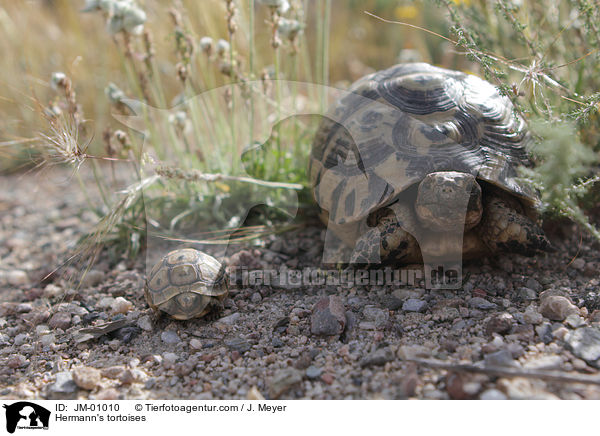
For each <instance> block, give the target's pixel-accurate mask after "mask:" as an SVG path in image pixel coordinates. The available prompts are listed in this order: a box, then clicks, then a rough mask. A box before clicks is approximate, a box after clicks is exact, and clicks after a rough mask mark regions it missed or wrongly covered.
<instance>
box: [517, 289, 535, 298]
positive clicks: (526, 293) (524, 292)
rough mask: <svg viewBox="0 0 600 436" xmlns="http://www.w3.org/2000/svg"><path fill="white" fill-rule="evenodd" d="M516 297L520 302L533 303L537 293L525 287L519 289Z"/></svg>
mask: <svg viewBox="0 0 600 436" xmlns="http://www.w3.org/2000/svg"><path fill="white" fill-rule="evenodd" d="M517 295H518V297H519V298H520V299H521V300H525V301H533V300H536V299H537V293H536V292H535V291H534V290H533V289H530V288H527V287H523V288H521V289H519V292H518V294H517Z"/></svg>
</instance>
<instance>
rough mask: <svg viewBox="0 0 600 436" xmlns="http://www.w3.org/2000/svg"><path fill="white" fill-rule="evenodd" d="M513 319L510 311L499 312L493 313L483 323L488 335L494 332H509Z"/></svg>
mask: <svg viewBox="0 0 600 436" xmlns="http://www.w3.org/2000/svg"><path fill="white" fill-rule="evenodd" d="M513 322H514V319H513V317H512V315H511V314H510V313H506V312H504V313H499V314H497V315H493V316H492V317H491V318H490V320H489V321H488V322H487V324H486V325H485V332H486V334H488V335H489V336H491V335H492V334H494V333H498V334H501V335H503V334H507V333H509V332H510V330H511V329H512V326H513Z"/></svg>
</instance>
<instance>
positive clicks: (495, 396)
mask: <svg viewBox="0 0 600 436" xmlns="http://www.w3.org/2000/svg"><path fill="white" fill-rule="evenodd" d="M479 399H480V400H507V399H508V397H507V396H506V395H505V394H504V392H502V391H500V390H498V389H488V390H487V391H483V392H482V393H481V395H479Z"/></svg>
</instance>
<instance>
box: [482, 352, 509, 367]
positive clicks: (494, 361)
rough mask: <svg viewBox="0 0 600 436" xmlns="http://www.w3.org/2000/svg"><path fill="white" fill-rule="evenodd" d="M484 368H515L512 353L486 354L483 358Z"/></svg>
mask: <svg viewBox="0 0 600 436" xmlns="http://www.w3.org/2000/svg"><path fill="white" fill-rule="evenodd" d="M484 363H485V366H492V367H494V366H515V360H514V359H513V356H512V353H511V352H510V351H508V350H499V351H496V352H495V353H490V354H486V356H485V358H484Z"/></svg>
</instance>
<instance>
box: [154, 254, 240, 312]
mask: <svg viewBox="0 0 600 436" xmlns="http://www.w3.org/2000/svg"><path fill="white" fill-rule="evenodd" d="M227 293H228V288H227V275H226V273H225V269H224V266H223V265H221V264H220V263H219V261H217V260H216V259H215V258H213V257H212V256H209V255H208V254H206V253H203V252H201V251H198V250H194V249H180V250H175V251H172V252H170V253H168V254H166V255H165V256H164V257H163V258H162V259H161V260H160V261H159V262H158V263H157V264H156V265H154V267H153V268H152V270H151V272H150V274H149V278H148V280H147V284H146V299H147V300H148V303H149V304H150V306H151V307H153V308H154V309H160V310H164V311H166V312H167V313H169V314H170V315H171V316H173V317H175V318H177V319H189V318H194V317H198V316H203V315H205V314H206V313H208V312H209V311H210V308H211V307H212V306H214V305H218V302H219V301H220V300H223V299H224V298H225V297H226V295H227Z"/></svg>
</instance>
